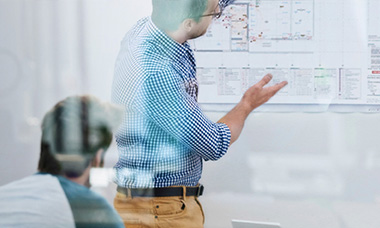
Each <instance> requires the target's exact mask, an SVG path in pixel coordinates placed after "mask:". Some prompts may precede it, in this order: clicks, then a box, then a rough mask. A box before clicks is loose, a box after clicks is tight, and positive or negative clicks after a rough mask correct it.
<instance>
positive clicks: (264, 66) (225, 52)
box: [191, 0, 380, 112]
mask: <svg viewBox="0 0 380 228" xmlns="http://www.w3.org/2000/svg"><path fill="white" fill-rule="evenodd" d="M191 44H192V46H193V48H194V50H195V55H196V58H197V65H198V70H197V77H198V82H199V87H200V95H199V102H200V103H201V104H205V105H219V106H221V105H222V104H235V103H237V102H238V101H239V100H240V99H241V97H242V95H243V93H244V92H245V91H246V90H247V88H248V87H249V86H251V85H253V84H255V83H256V82H257V81H258V80H260V79H261V78H262V77H263V76H264V75H265V74H267V73H271V74H272V75H273V76H274V78H273V80H272V83H271V84H273V83H277V82H280V81H282V80H287V81H288V82H289V85H288V86H287V87H286V88H284V89H283V90H281V91H280V92H279V94H277V96H276V97H274V98H273V99H271V100H270V101H269V103H268V105H267V106H266V107H267V108H266V110H269V111H270V110H272V111H276V110H280V111H284V110H285V111H307V110H318V107H319V108H321V107H322V109H326V107H328V108H327V109H328V110H333V111H334V110H336V111H348V112H351V111H360V112H380V0H251V1H247V0H237V1H235V3H234V4H232V5H230V6H229V7H227V8H226V9H225V11H224V14H223V16H222V17H221V18H220V19H218V20H215V21H214V22H213V24H212V25H211V27H210V29H209V30H208V31H207V33H206V34H205V35H204V36H203V37H201V38H198V39H196V40H194V41H192V42H191ZM268 107H270V108H268ZM310 107H314V109H313V108H311V109H310ZM315 107H317V108H316V109H315ZM327 109H326V110H327Z"/></svg>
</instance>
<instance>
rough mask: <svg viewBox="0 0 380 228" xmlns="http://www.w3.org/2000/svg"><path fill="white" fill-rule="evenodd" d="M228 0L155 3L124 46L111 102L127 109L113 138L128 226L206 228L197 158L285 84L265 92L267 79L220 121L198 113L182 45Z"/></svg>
mask: <svg viewBox="0 0 380 228" xmlns="http://www.w3.org/2000/svg"><path fill="white" fill-rule="evenodd" d="M231 2H232V1H231V0H220V1H218V0H152V3H153V13H152V16H151V17H148V18H144V19H142V20H140V21H138V22H137V24H136V25H135V26H134V27H133V28H132V30H131V31H129V32H128V33H127V35H126V36H125V38H124V39H123V41H122V46H121V50H120V53H119V56H118V59H117V61H116V67H115V77H114V82H113V92H112V99H113V101H114V102H116V103H118V104H122V105H124V106H125V107H126V116H125V119H124V121H123V124H122V127H121V128H120V129H119V131H118V133H117V135H116V141H117V144H118V150H119V161H118V163H117V164H116V166H115V170H116V180H115V181H116V183H117V185H118V188H117V191H118V193H117V195H116V198H115V202H114V205H115V208H116V210H118V212H119V214H120V215H121V217H122V218H123V220H124V224H125V225H126V226H128V225H142V227H181V228H186V227H203V223H204V214H203V211H202V207H201V204H200V203H199V201H198V196H200V195H201V194H202V192H203V186H201V185H199V183H198V181H199V179H200V178H201V173H202V161H203V160H205V161H208V160H218V159H219V158H221V157H222V156H223V155H224V154H226V152H227V150H228V148H229V146H230V145H231V144H232V143H233V142H235V141H236V140H237V138H238V137H239V135H240V132H241V130H242V128H243V125H244V122H245V119H246V118H247V116H248V115H249V113H250V112H251V111H252V110H254V109H255V108H257V107H259V106H260V105H262V104H263V103H265V102H267V101H268V100H269V99H270V98H271V97H272V96H274V95H275V93H277V91H279V90H280V89H281V88H282V87H284V86H285V85H286V82H282V83H280V84H277V85H275V86H272V87H265V88H263V87H264V86H265V85H266V84H267V83H268V82H269V81H270V80H271V75H266V76H265V77H264V78H263V79H262V80H261V81H260V82H259V83H257V84H256V85H254V86H252V87H251V88H249V89H248V90H247V92H246V93H245V94H244V96H243V98H242V99H241V101H240V102H239V104H237V105H236V107H235V108H234V109H233V110H231V111H230V112H229V113H228V114H227V115H225V116H224V117H223V118H222V119H221V120H219V121H218V122H217V123H213V122H212V121H210V120H209V119H208V118H207V117H206V116H205V115H204V114H203V112H202V111H201V109H200V108H199V105H198V103H197V93H198V83H197V80H196V65H195V59H194V55H193V52H192V50H191V49H190V46H189V44H188V43H187V40H190V39H194V38H197V37H199V36H202V35H203V34H205V32H206V31H207V29H208V26H209V25H210V23H211V21H212V19H213V18H219V17H220V15H221V14H222V10H223V9H224V8H225V7H226V6H227V5H228V4H229V3H231Z"/></svg>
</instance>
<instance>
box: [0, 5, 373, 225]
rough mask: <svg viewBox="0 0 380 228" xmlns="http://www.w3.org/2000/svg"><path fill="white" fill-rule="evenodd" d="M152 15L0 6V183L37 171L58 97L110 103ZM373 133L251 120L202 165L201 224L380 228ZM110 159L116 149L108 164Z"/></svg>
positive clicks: (272, 117)
mask: <svg viewBox="0 0 380 228" xmlns="http://www.w3.org/2000/svg"><path fill="white" fill-rule="evenodd" d="M150 12H151V5H150V0H139V1H132V0H82V1H81V0H54V1H53V0H0V78H1V83H0V126H1V128H0V145H1V146H2V152H1V153H0V185H2V184H5V183H8V182H10V181H12V180H16V179H18V178H21V177H23V176H27V175H30V174H32V173H34V172H35V171H36V166H37V161H38V155H39V137H40V131H39V123H40V120H41V118H42V116H43V114H44V113H45V112H46V111H47V110H48V109H49V108H50V107H51V106H52V105H53V104H54V103H56V102H57V101H58V100H59V99H62V98H64V97H66V96H68V95H71V94H77V93H92V94H95V95H96V96H98V97H101V98H103V99H106V100H108V99H109V98H110V93H111V91H110V89H111V83H112V76H113V65H114V61H115V59H116V55H117V53H118V49H119V44H120V41H121V39H122V38H123V36H124V34H125V33H126V31H127V30H128V29H129V28H130V27H131V26H132V25H133V24H134V23H135V22H136V21H137V20H138V19H139V18H141V17H143V16H145V15H149V13H150ZM207 115H209V117H210V118H211V119H213V120H215V121H216V120H218V119H219V118H220V117H221V116H222V115H223V113H211V112H209V113H207ZM379 129H380V115H379V114H359V113H354V114H337V113H312V114H311V113H309V114H306V113H276V114H273V113H256V114H253V115H251V116H250V117H249V119H248V120H247V122H246V126H245V129H244V131H243V133H242V136H241V138H240V139H239V140H238V142H237V143H235V144H234V145H233V146H232V147H231V149H230V151H229V152H228V154H227V155H226V156H225V157H224V158H222V159H221V160H220V161H218V162H210V163H206V164H205V168H204V175H203V178H202V183H203V184H204V185H205V186H206V192H205V196H203V197H202V198H201V200H202V201H203V202H204V207H205V211H206V216H207V218H206V227H209V228H214V227H231V225H230V219H231V218H239V219H256V220H270V221H279V222H282V223H283V224H284V227H285V228H287V227H289V228H290V227H292V228H298V227H299V228H304V227H309V228H310V227H329V228H334V227H339V228H341V227H365V228H369V227H380V221H379V219H378V218H377V217H378V216H377V215H378V213H379V212H380V206H379V199H380V197H379V196H380V183H379V182H378V181H379V180H380V178H379V176H380V168H379V164H380V163H379V159H380V140H378V138H379ZM116 159H117V157H116V152H115V148H112V150H111V152H109V153H108V163H107V164H106V165H107V166H108V167H112V165H113V163H114V162H115V160H116ZM113 187H114V186H112V185H111V188H113ZM104 192H105V193H106V194H107V198H108V199H112V197H113V195H112V194H111V193H109V191H104ZM362 223H363V224H365V225H363V224H362Z"/></svg>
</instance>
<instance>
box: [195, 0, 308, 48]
mask: <svg viewBox="0 0 380 228" xmlns="http://www.w3.org/2000/svg"><path fill="white" fill-rule="evenodd" d="M313 19H314V0H297V1H296V0H287V1H283V0H268V1H262V0H255V1H246V2H243V1H239V2H237V3H235V4H233V5H230V6H228V7H227V8H226V9H225V11H224V13H223V15H222V18H221V19H220V20H218V21H215V23H214V24H213V25H212V26H211V28H210V29H209V30H208V31H207V34H206V35H205V36H204V37H202V38H200V39H198V40H197V41H196V42H195V48H196V50H197V51H248V52H249V51H251V52H252V51H257V50H256V47H257V46H262V47H264V48H271V47H276V45H275V43H278V42H281V41H297V40H312V39H313V35H314V21H313ZM215 41H217V42H215ZM289 45H294V44H289V42H288V43H287V44H286V43H285V46H289Z"/></svg>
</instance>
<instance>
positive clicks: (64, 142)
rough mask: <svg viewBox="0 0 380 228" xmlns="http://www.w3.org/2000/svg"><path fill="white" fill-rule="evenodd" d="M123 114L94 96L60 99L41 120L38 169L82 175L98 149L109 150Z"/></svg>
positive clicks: (73, 175)
mask: <svg viewBox="0 0 380 228" xmlns="http://www.w3.org/2000/svg"><path fill="white" fill-rule="evenodd" d="M121 117H122V111H121V109H120V108H118V107H116V106H114V105H111V104H107V103H103V102H101V101H100V100H98V99H97V98H95V97H93V96H72V97H68V98H66V99H65V100H63V101H60V102H58V103H57V104H56V105H55V106H54V107H53V108H52V109H51V110H50V111H49V112H48V113H46V115H45V117H44V119H43V122H42V138H41V156H40V161H39V164H38V169H39V171H41V172H46V173H50V174H53V175H66V176H68V177H79V176H81V175H82V174H83V172H84V170H85V169H86V168H87V167H88V165H89V164H90V162H91V161H92V160H93V159H94V157H95V155H96V153H97V151H99V149H103V150H104V151H105V150H107V148H108V147H109V145H110V144H111V142H112V130H113V129H114V128H115V127H117V125H118V124H119V123H120V120H121Z"/></svg>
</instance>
